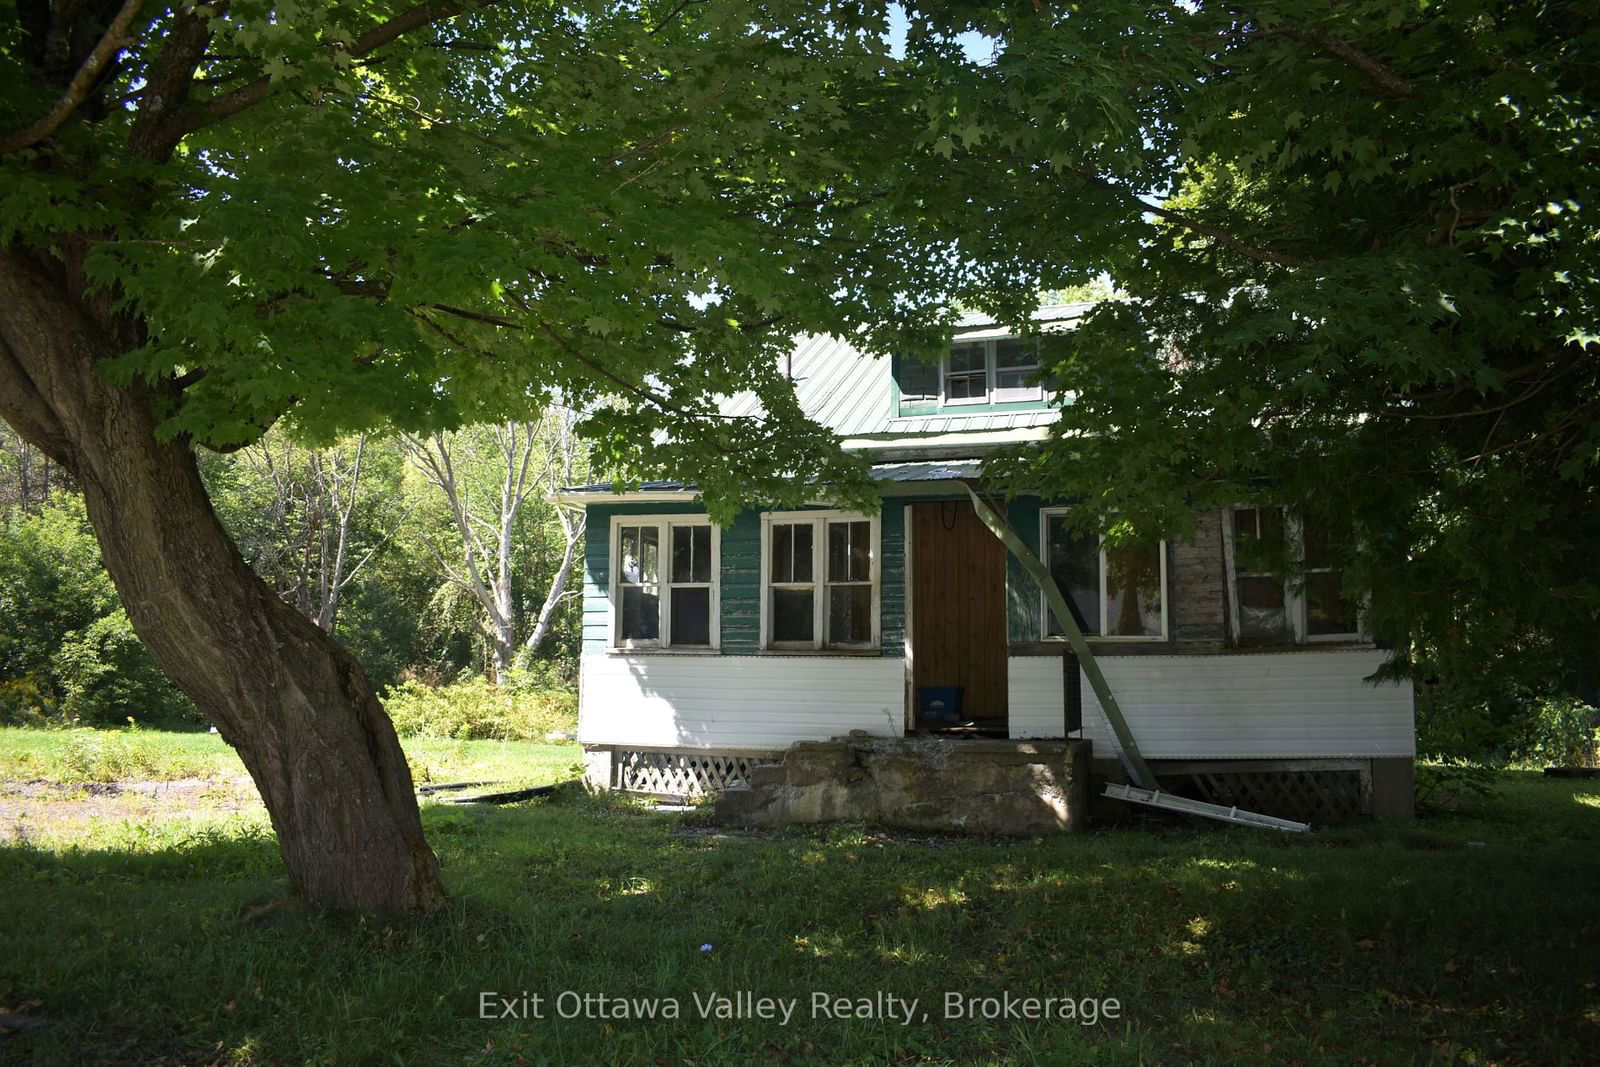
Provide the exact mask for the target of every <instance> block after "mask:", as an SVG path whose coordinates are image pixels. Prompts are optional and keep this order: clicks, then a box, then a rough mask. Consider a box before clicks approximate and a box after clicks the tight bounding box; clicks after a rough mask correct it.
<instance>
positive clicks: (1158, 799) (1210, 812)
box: [1101, 782, 1311, 834]
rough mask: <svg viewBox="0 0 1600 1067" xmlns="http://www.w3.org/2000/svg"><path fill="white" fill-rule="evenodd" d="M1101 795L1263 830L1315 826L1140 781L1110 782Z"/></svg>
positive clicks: (1299, 830)
mask: <svg viewBox="0 0 1600 1067" xmlns="http://www.w3.org/2000/svg"><path fill="white" fill-rule="evenodd" d="M1101 796H1107V797H1111V798H1113V799H1114V800H1129V801H1132V802H1133V803H1135V804H1148V805H1150V806H1151V807H1152V808H1165V809H1166V810H1167V811H1181V812H1183V813H1184V814H1185V815H1200V816H1203V817H1204V818H1207V819H1218V820H1221V821H1222V822H1231V823H1238V824H1239V825H1240V826H1254V827H1257V828H1259V829H1262V830H1282V831H1284V832H1285V833H1291V834H1303V833H1305V832H1306V831H1307V830H1309V829H1311V825H1310V824H1309V823H1303V822H1295V821H1294V820H1293V819H1280V818H1278V817H1277V816H1275V815H1262V814H1261V813H1260V812H1257V811H1240V810H1239V808H1238V805H1235V806H1233V807H1231V808H1225V807H1223V806H1222V805H1221V804H1208V803H1206V802H1205V801H1204V800H1190V799H1189V798H1188V797H1180V796H1175V795H1174V794H1172V793H1163V792H1162V791H1161V790H1159V789H1140V788H1139V787H1138V786H1136V785H1122V784H1120V783H1115V782H1113V783H1111V784H1108V785H1107V786H1106V791H1105V792H1104V793H1102V794H1101Z"/></svg>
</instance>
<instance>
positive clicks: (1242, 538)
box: [1233, 508, 1291, 642]
mask: <svg viewBox="0 0 1600 1067" xmlns="http://www.w3.org/2000/svg"><path fill="white" fill-rule="evenodd" d="M1285 551H1286V546H1285V542H1284V523H1283V510H1282V509H1281V508H1235V509H1234V511H1233V553H1234V561H1235V562H1234V596H1235V599H1236V602H1237V604H1238V608H1237V611H1238V622H1237V623H1236V625H1235V632H1236V636H1237V637H1238V639H1239V640H1240V641H1241V642H1251V641H1288V640H1289V639H1290V637H1291V631H1290V627H1289V596H1288V588H1287V587H1286V586H1285V585H1284V582H1283V579H1281V578H1277V577H1274V573H1275V572H1276V573H1282V564H1281V561H1282V559H1283V555H1284V552H1285Z"/></svg>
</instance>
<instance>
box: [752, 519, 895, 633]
mask: <svg viewBox="0 0 1600 1067" xmlns="http://www.w3.org/2000/svg"><path fill="white" fill-rule="evenodd" d="M879 520H880V516H878V515H863V514H861V513H860V512H855V511H768V512H763V513H762V515H761V648H762V650H763V651H767V652H808V651H809V652H843V653H850V652H878V651H880V650H881V649H882V648H883V580H882V579H883V529H882V523H881V522H880V521H879ZM830 522H865V523H867V524H868V525H869V526H870V528H871V535H870V536H871V554H872V558H871V565H870V571H869V574H870V575H871V581H872V641H871V643H870V644H865V645H862V644H843V643H834V642H829V641H828V585H829V584H830V583H829V582H828V571H827V565H828V523H830ZM798 523H808V524H810V525H811V526H812V531H811V576H812V579H813V580H812V582H811V583H810V584H811V586H812V589H813V593H812V597H811V610H812V613H813V614H812V623H811V640H810V641H783V642H775V641H773V639H772V607H771V605H772V589H773V585H774V584H777V585H778V586H780V587H783V586H787V585H789V584H790V583H787V582H778V583H774V582H773V581H772V528H773V526H781V525H786V524H798ZM794 584H796V585H804V584H806V583H803V582H802V583H794ZM833 584H859V583H833Z"/></svg>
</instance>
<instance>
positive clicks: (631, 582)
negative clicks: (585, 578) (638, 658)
mask: <svg viewBox="0 0 1600 1067" xmlns="http://www.w3.org/2000/svg"><path fill="white" fill-rule="evenodd" d="M611 543H612V545H614V546H615V547H614V550H613V551H614V558H613V568H612V598H611V602H612V604H613V605H614V606H615V617H616V624H615V631H614V644H615V645H617V646H618V647H621V648H686V649H694V648H701V649H711V648H715V647H716V645H717V636H718V630H719V627H718V625H717V573H718V570H719V567H718V553H719V550H720V537H719V531H718V530H717V529H716V528H715V527H713V526H712V525H711V524H710V523H709V522H707V521H706V520H705V519H702V518H698V517H694V516H683V517H674V516H635V515H618V516H615V517H613V518H612V520H611Z"/></svg>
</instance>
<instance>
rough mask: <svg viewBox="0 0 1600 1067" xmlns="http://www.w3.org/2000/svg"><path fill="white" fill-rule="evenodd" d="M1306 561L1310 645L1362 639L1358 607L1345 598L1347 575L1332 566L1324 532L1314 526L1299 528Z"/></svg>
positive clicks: (1307, 629) (1307, 625)
mask: <svg viewBox="0 0 1600 1067" xmlns="http://www.w3.org/2000/svg"><path fill="white" fill-rule="evenodd" d="M1300 545H1301V559H1302V560H1304V561H1305V594H1304V598H1303V599H1304V611H1305V635H1306V640H1307V641H1316V640H1318V639H1319V638H1320V639H1323V640H1328V639H1333V638H1341V637H1359V636H1360V631H1361V626H1360V623H1359V621H1358V620H1357V617H1356V615H1357V613H1356V608H1355V605H1354V604H1352V603H1350V601H1348V600H1346V599H1345V597H1344V572H1343V571H1341V570H1340V569H1338V568H1337V567H1335V566H1333V561H1332V559H1331V558H1330V557H1329V553H1328V547H1327V542H1326V540H1325V539H1324V538H1323V536H1322V531H1320V530H1319V529H1317V527H1316V526H1315V525H1313V524H1312V523H1311V522H1309V521H1308V522H1303V523H1302V524H1301V528H1300Z"/></svg>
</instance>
